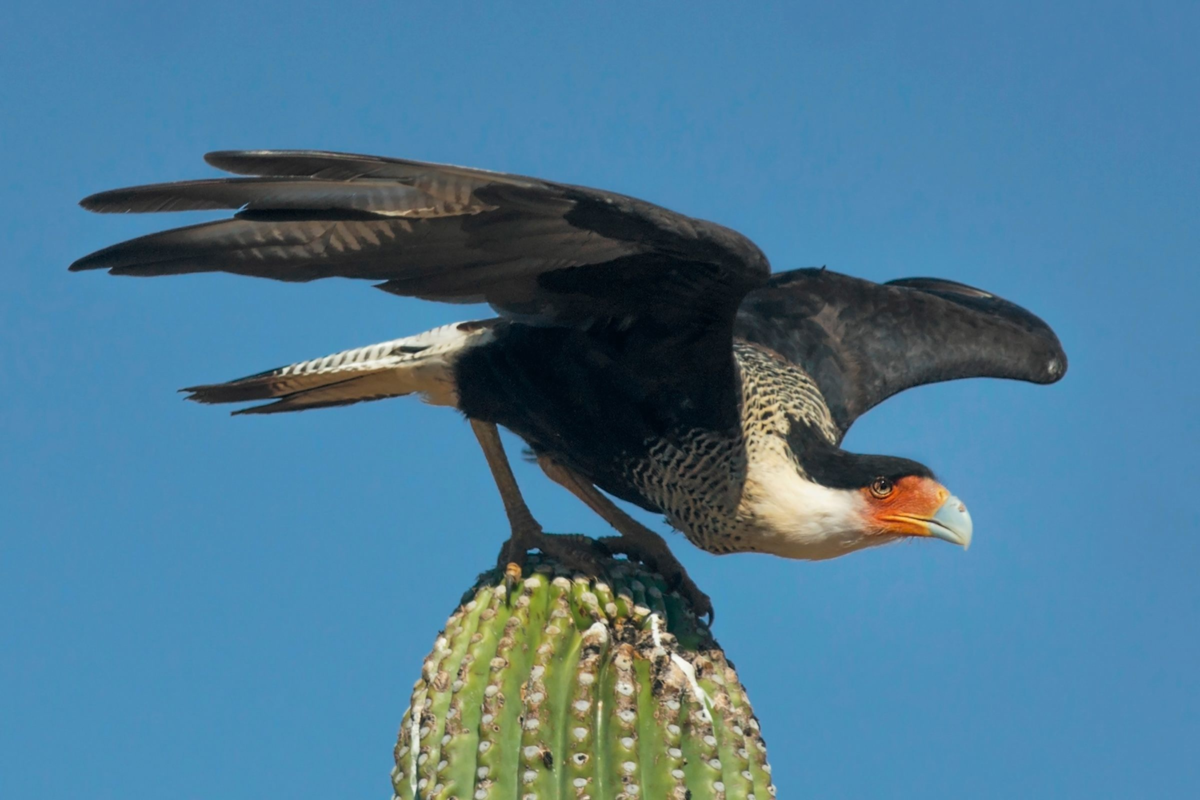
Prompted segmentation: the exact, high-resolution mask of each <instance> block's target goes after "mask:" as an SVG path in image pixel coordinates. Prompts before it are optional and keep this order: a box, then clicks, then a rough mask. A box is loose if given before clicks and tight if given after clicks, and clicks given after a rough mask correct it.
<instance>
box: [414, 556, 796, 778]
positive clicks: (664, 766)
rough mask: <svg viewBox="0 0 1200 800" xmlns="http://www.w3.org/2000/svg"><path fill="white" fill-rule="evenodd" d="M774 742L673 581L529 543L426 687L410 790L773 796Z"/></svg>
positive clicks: (476, 592) (443, 643) (436, 649)
mask: <svg viewBox="0 0 1200 800" xmlns="http://www.w3.org/2000/svg"><path fill="white" fill-rule="evenodd" d="M766 754H767V748H766V745H765V744H764V743H763V739H762V736H761V734H760V731H759V725H758V720H757V719H756V718H755V717H754V712H753V710H752V709H751V707H750V699H749V698H748V697H747V695H746V692H745V690H744V689H743V688H742V686H741V684H740V683H739V682H738V678H737V673H736V672H735V671H734V669H733V667H732V666H731V665H730V664H729V662H728V661H727V660H726V659H725V654H724V653H723V652H722V651H721V648H720V647H719V646H718V645H717V643H716V641H715V640H714V639H713V638H712V635H711V634H710V632H709V631H708V629H707V627H705V626H704V625H703V624H702V623H700V622H699V621H698V620H697V619H696V617H695V615H694V614H693V613H692V611H691V609H690V608H689V607H688V606H687V604H686V603H685V602H684V601H683V599H682V598H680V597H679V595H678V594H676V593H674V592H668V591H667V588H666V585H665V583H664V581H663V579H662V578H661V577H660V576H659V575H656V574H652V573H650V572H649V571H647V570H646V568H644V567H642V566H640V565H639V564H637V563H633V562H628V561H621V560H607V561H603V562H601V563H600V564H598V567H597V569H596V571H595V572H594V576H593V577H584V576H582V575H574V574H571V573H568V572H566V571H564V570H563V569H562V568H561V567H560V566H559V565H558V564H556V563H555V562H554V561H551V560H549V559H546V558H542V557H538V556H531V557H530V558H529V562H528V564H527V565H526V567H525V572H524V574H523V575H522V578H521V581H520V582H516V583H515V585H514V586H513V588H512V591H511V592H510V590H509V587H508V586H507V585H506V582H505V578H504V575H503V574H502V573H500V572H499V571H496V570H493V571H491V572H486V573H484V574H483V575H481V576H480V578H479V581H478V582H477V583H476V585H475V586H474V587H473V588H472V589H471V591H469V592H468V593H467V594H466V595H464V597H463V601H462V603H461V605H459V607H458V608H457V609H456V610H455V612H454V613H453V614H452V615H451V616H450V619H449V621H448V622H447V623H446V628H445V630H444V631H442V633H441V634H440V635H439V636H438V638H437V641H436V642H434V646H433V652H431V653H430V654H429V656H428V658H426V659H425V663H424V665H423V666H422V669H421V678H420V680H418V681H417V682H416V684H415V685H414V686H413V693H412V700H411V703H410V705H409V708H408V710H406V711H405V712H404V718H403V721H402V723H401V726H400V737H399V741H398V742H397V744H396V750H395V756H396V768H395V769H394V770H393V771H392V786H393V789H394V791H395V794H396V797H397V798H398V799H399V800H567V799H568V798H569V799H570V800H710V799H711V800H769V799H770V798H773V797H774V796H775V787H774V786H773V785H772V784H771V768H770V767H769V766H768V764H767V755H766Z"/></svg>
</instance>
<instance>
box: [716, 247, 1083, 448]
mask: <svg viewBox="0 0 1200 800" xmlns="http://www.w3.org/2000/svg"><path fill="white" fill-rule="evenodd" d="M734 335H735V336H737V337H739V338H742V339H746V340H747V341H750V342H754V343H756V344H761V345H764V346H766V347H769V348H771V349H772V350H774V351H776V352H777V353H779V354H780V355H782V356H784V357H785V358H787V359H789V360H791V361H792V362H794V363H796V364H799V365H800V366H801V367H803V368H804V369H805V370H806V371H807V372H808V373H809V374H810V375H812V376H813V379H814V380H816V382H817V385H818V386H819V387H820V389H821V392H822V393H823V394H824V395H825V399H826V401H827V402H828V403H829V406H830V410H831V411H832V413H833V417H834V420H835V422H837V424H838V427H839V428H841V430H842V432H843V433H845V431H846V430H848V429H849V427H850V425H851V424H853V422H854V420H855V419H857V418H858V417H859V416H861V415H862V414H864V413H865V412H867V411H868V410H870V409H871V408H873V407H874V406H876V405H878V404H879V403H881V402H883V401H884V400H886V399H887V398H888V397H891V396H892V395H894V394H896V393H897V392H900V391H903V390H904V389H908V388H911V387H914V386H920V385H924V384H929V383H937V382H940V381H948V380H954V379H957V378H975V377H991V378H1011V379H1015V380H1022V381H1030V382H1032V383H1053V382H1055V381H1057V380H1059V379H1060V378H1062V376H1063V375H1064V374H1065V373H1066V369H1067V357H1066V353H1065V352H1064V351H1063V348H1062V345H1061V344H1060V343H1059V341H1058V337H1057V336H1055V334H1054V331H1052V330H1051V329H1050V327H1049V326H1048V325H1047V324H1046V323H1045V322H1043V321H1042V320H1041V319H1039V318H1038V317H1036V316H1034V315H1033V314H1031V313H1030V312H1029V311H1026V310H1025V309H1024V308H1021V307H1020V306H1018V305H1016V304H1014V303H1010V302H1009V301H1007V300H1004V299H1002V298H999V297H996V296H995V295H993V294H991V293H989V292H985V291H983V290H981V289H976V288H974V287H970V286H966V285H964V284H961V283H955V282H953V281H946V280H940V279H937V278H905V279H901V280H897V281H891V282H890V283H886V284H876V283H873V282H871V281H867V280H862V279H860V278H853V277H850V276H847V275H841V274H838V273H836V272H831V271H828V270H824V269H800V270H794V271H791V272H785V273H779V274H777V275H774V276H772V278H771V280H770V281H769V282H768V283H767V285H766V286H763V287H761V288H759V289H756V290H754V291H752V292H750V293H749V294H748V295H747V297H746V299H745V301H744V302H743V304H742V307H741V309H740V310H739V312H738V318H737V322H736V323H735V327H734Z"/></svg>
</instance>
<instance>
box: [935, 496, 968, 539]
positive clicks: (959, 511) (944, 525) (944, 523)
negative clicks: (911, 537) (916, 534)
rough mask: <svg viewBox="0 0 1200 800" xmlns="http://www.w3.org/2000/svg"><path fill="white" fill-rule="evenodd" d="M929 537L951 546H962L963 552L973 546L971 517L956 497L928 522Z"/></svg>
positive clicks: (964, 505) (943, 505)
mask: <svg viewBox="0 0 1200 800" xmlns="http://www.w3.org/2000/svg"><path fill="white" fill-rule="evenodd" d="M926 527H927V529H928V531H929V535H930V536H933V537H934V538H937V539H941V540H942V541H944V542H950V543H951V544H960V545H962V548H963V550H966V549H967V548H968V547H970V546H971V531H972V530H973V527H972V525H971V515H970V514H969V513H968V512H967V506H966V504H964V503H963V501H961V500H959V499H958V498H957V497H955V496H954V495H950V497H948V498H947V499H946V502H944V503H942V505H941V506H940V507H939V508H938V510H937V513H935V514H934V515H933V516H932V517H930V518H929V519H928V520H926Z"/></svg>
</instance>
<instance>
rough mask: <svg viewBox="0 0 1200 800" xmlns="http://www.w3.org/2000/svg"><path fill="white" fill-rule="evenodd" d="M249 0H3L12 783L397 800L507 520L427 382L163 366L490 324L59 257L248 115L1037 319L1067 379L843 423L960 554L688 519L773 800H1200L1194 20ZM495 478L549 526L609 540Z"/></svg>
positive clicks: (3, 310)
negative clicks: (752, 718)
mask: <svg viewBox="0 0 1200 800" xmlns="http://www.w3.org/2000/svg"><path fill="white" fill-rule="evenodd" d="M266 5H267V4H261V7H259V4H248V3H242V2H239V3H223V2H222V3H218V2H205V3H195V4H182V3H180V4H176V3H144V4H120V3H83V2H70V3H55V2H48V3H18V4H15V5H13V6H12V7H10V8H9V9H8V11H7V12H6V22H5V25H4V26H3V28H2V29H0V74H3V76H4V80H3V81H2V85H0V109H2V110H3V114H0V141H2V142H3V150H2V152H3V156H4V158H3V161H4V164H3V180H2V181H0V210H2V212H3V213H2V214H0V243H2V245H3V253H4V255H3V264H2V266H0V270H2V271H3V279H4V290H3V292H2V293H0V363H2V364H3V365H4V368H3V376H4V377H3V379H2V380H3V387H4V391H3V392H0V796H2V797H3V798H5V800H40V799H41V798H48V797H63V796H68V795H72V796H86V797H88V798H91V800H107V798H114V800H117V799H119V800H141V798H147V800H149V799H150V798H154V799H155V800H158V799H160V798H164V797H172V798H206V799H212V798H220V800H239V799H240V798H247V800H261V798H264V797H269V796H286V797H291V798H331V797H348V798H349V797H354V798H381V797H385V796H387V794H388V791H389V786H388V777H387V776H388V770H389V768H390V761H391V746H392V743H393V741H394V736H395V732H396V729H397V726H398V724H399V720H400V715H401V712H402V711H403V709H404V707H405V705H406V703H407V698H408V693H409V689H410V687H411V684H412V681H413V680H414V679H415V678H416V676H417V673H418V668H419V663H420V659H421V658H422V656H423V655H424V654H425V653H426V652H427V650H428V648H429V646H430V645H431V643H432V641H433V637H434V634H435V633H436V631H437V630H438V629H439V628H440V626H441V624H442V623H443V621H444V619H445V617H446V616H447V614H448V613H449V612H450V610H451V609H452V607H453V605H454V603H455V601H456V599H457V598H458V597H459V594H460V592H461V591H462V590H463V589H464V588H465V587H466V586H467V585H468V584H469V582H470V581H471V579H472V577H473V576H474V575H475V574H476V573H477V572H478V571H480V570H481V569H483V568H484V567H486V566H487V565H488V564H489V563H490V561H491V560H492V558H493V556H494V554H495V552H496V549H497V547H498V545H499V543H500V541H501V539H502V537H503V535H504V532H505V523H504V519H503V516H502V513H501V509H500V504H499V501H498V499H497V497H496V494H495V491H494V489H493V488H492V485H491V480H490V478H489V476H488V473H487V470H486V468H485V466H484V462H483V460H482V458H481V457H480V456H479V454H478V453H477V451H476V445H475V443H474V441H473V439H472V437H471V435H470V433H469V430H468V429H467V427H466V426H465V424H464V423H463V421H462V420H461V419H459V418H458V417H457V416H456V415H455V414H452V413H449V412H447V411H445V410H444V409H432V408H428V407H424V406H421V405H420V404H419V403H416V402H413V401H404V400H394V401H389V402H386V403H378V404H373V405H369V406H359V407H355V408H351V409H342V410H333V411H319V412H311V413H306V414H302V415H296V416H282V417H278V418H267V419H257V418H241V419H230V418H229V417H228V416H226V414H225V413H224V410H223V409H213V408H202V407H198V406H195V405H192V404H185V403H183V402H182V401H181V400H180V399H179V396H178V395H176V394H175V390H176V389H177V388H179V387H181V386H187V385H191V384H194V383H198V382H208V381H216V380H223V379H228V378H233V377H237V376H239V375H243V374H246V373H248V372H254V371H257V370H260V369H263V368H267V367H273V366H276V365H278V364H280V363H286V362H288V361H291V360H295V359H298V358H304V357H310V356H318V355H323V354H325V353H328V352H331V351H333V350H337V349H341V348H344V347H349V346H355V345H360V344H366V343H371V342H375V341H380V340H384V339H388V338H392V337H395V336H399V335H403V334H408V333H413V332H417V331H421V330H424V329H426V328H428V327H431V326H433V325H436V324H441V323H443V322H449V321H453V320H456V319H461V318H464V317H467V318H469V317H470V316H471V315H472V314H474V313H478V312H477V310H476V309H463V308H455V307H446V306H435V305H430V304H422V303H419V302H415V301H407V300H403V299H399V298H395V297H390V296H387V295H385V294H383V293H381V292H376V291H372V290H370V289H369V288H367V286H365V285H361V284H350V283H348V282H342V283H337V282H325V283H315V284H309V285H283V284H272V283H269V282H266V281H254V280H250V279H241V278H233V277H229V276H191V277H185V278H176V279H156V280H134V279H117V278H110V277H108V276H106V275H103V274H95V273H91V274H81V275H78V274H77V275H72V274H68V273H67V272H66V267H67V265H68V264H69V263H70V262H71V260H72V259H74V258H76V257H78V256H80V255H83V254H85V253H87V252H90V251H91V250H93V249H96V248H99V247H101V246H104V245H107V244H110V243H112V242H115V241H117V240H119V239H122V238H125V237H128V236H131V235H136V234H139V233H143V232H146V231H149V230H152V229H155V228H157V227H159V226H162V225H164V224H170V223H172V222H175V223H183V222H186V221H193V220H194V219H195V218H180V217H173V218H171V219H168V218H166V217H157V218H147V217H136V218H135V217H97V216H91V215H88V214H86V213H85V212H83V211H81V210H79V209H78V208H77V207H76V205H75V203H76V201H77V200H79V198H81V197H83V196H84V195H86V194H88V193H91V192H94V191H97V190H101V189H107V188H112V187H115V186H120V185H125V184H131V183H140V182H151V181H160V180H171V179H182V178H196V177H203V176H207V175H210V174H212V172H211V171H210V170H209V169H208V168H207V167H205V165H204V164H203V163H202V162H201V160H200V156H201V154H202V153H204V152H205V151H207V150H213V149H219V148H239V147H311V148H328V149H342V150H349V151H359V152H366V153H379V154H386V155H399V156H408V157H412V158H418V159H427V160H434V161H450V162H456V163H463V164H469V165H474V166H481V167H489V168H493V169H501V170H510V171H515V172H521V173H527V174H533V175H539V176H544V177H547V178H552V179H557V180H561V181H567V182H572V183H580V184H587V185H594V186H600V187H605V188H609V189H613V190H617V191H621V192H624V193H628V194H632V195H637V196H640V197H644V198H647V199H650V200H653V201H656V202H658V203H661V204H663V205H666V206H669V207H672V208H675V209H678V210H680V211H683V212H686V213H688V214H692V215H695V216H699V217H704V218H708V219H712V220H717V221H720V222H722V223H724V224H726V225H729V226H732V227H735V228H737V229H739V230H741V231H743V232H744V233H746V234H747V235H749V236H750V237H751V238H753V239H754V240H755V241H756V242H757V243H758V244H759V245H760V246H761V247H762V248H763V250H764V251H765V252H766V253H767V255H768V256H769V257H770V259H771V261H772V262H773V264H774V266H775V269H776V270H785V269H790V268H794V267H799V266H809V265H820V264H827V265H828V266H829V267H830V268H832V269H836V270H839V271H843V272H848V273H851V274H854V275H860V276H865V277H868V278H873V279H880V280H884V279H890V278H894V277H900V276H908V275H936V276H943V277H947V278H952V279H955V280H960V281H964V282H967V283H970V284H975V285H979V286H982V287H985V288H987V289H990V290H992V291H995V292H997V293H999V294H1001V295H1003V296H1005V297H1009V298H1011V299H1013V300H1016V301H1018V302H1020V303H1022V304H1024V305H1026V306H1028V307H1029V308H1030V309H1032V310H1033V311H1034V312H1036V313H1038V314H1040V315H1042V316H1043V317H1044V318H1045V319H1047V320H1049V321H1050V322H1051V323H1052V324H1053V325H1054V326H1055V327H1056V329H1057V330H1058V332H1059V334H1060V336H1061V338H1062V340H1063V342H1064V344H1065V346H1066V348H1067V351H1068V354H1069V356H1070V359H1071V369H1070V373H1069V374H1068V375H1067V378H1066V380H1065V381H1063V382H1062V383H1061V384H1059V385H1057V386H1053V387H1049V388H1046V387H1034V386H1028V385H1023V384H1012V383H1003V382H997V381H975V382H962V383H958V384H955V385H945V386H939V387H931V388H927V389H922V390H918V391H914V392H911V393H908V394H906V395H904V396H902V397H900V398H897V399H895V400H892V401H890V402H888V403H887V404H885V405H884V406H883V407H881V408H879V409H878V410H877V411H875V412H874V413H872V414H871V415H870V416H868V417H866V418H865V419H863V420H862V421H860V422H859V423H858V425H857V427H856V428H855V429H854V430H853V432H852V434H851V436H850V439H849V445H850V446H851V447H853V448H856V449H860V450H865V451H871V452H882V453H891V454H897V455H905V456H910V457H915V458H919V459H922V460H923V461H925V462H926V463H928V464H930V465H931V466H932V467H933V468H934V469H935V470H936V471H937V472H938V474H939V476H940V477H941V478H942V479H943V480H944V481H945V483H946V484H947V485H949V486H950V487H951V489H952V490H953V491H954V492H956V493H957V494H958V495H959V496H961V497H962V498H963V499H964V500H965V501H966V502H967V503H968V504H969V505H970V508H971V511H972V514H973V516H974V520H975V529H976V535H975V545H974V547H973V548H972V549H971V551H970V552H969V553H966V554H964V553H963V552H961V551H960V550H958V549H957V548H954V547H950V546H948V545H945V544H942V543H936V542H931V543H922V544H913V545H908V546H895V547H890V548H883V549H880V550H876V551H870V552H865V553H859V554H856V555H853V556H850V557H847V558H845V559H841V560H838V561H835V562H831V563H824V564H815V565H814V564H806V563H800V562H785V561H782V560H772V559H769V558H766V557H758V556H732V557H726V558H715V557H712V556H708V555H706V554H704V553H701V552H699V551H696V550H695V549H693V548H691V547H690V546H689V545H687V544H686V542H684V541H683V540H682V538H681V537H676V538H675V539H674V541H675V542H676V545H677V550H678V551H679V553H680V556H681V558H682V559H683V560H684V561H685V562H686V564H687V565H688V566H689V567H690V569H691V570H692V574H693V575H694V576H695V578H696V579H697V581H698V582H699V583H700V584H701V585H702V586H703V587H705V588H706V589H707V590H708V591H709V592H710V593H711V594H712V596H713V598H714V600H715V602H716V605H717V608H718V612H719V613H718V619H717V634H718V636H719V638H720V639H721V640H722V642H723V643H724V645H725V646H726V648H727V649H728V652H729V654H730V655H731V657H732V658H733V659H734V660H735V661H736V663H737V665H738V667H739V669H740V671H741V675H742V677H743V678H744V680H745V682H746V684H747V685H748V687H749V689H750V691H751V694H752V697H753V699H754V701H755V703H756V706H757V708H758V711H759V712H760V715H761V716H762V718H763V726H764V729H765V733H766V736H767V740H768V742H769V743H770V746H771V754H772V760H773V762H774V765H775V776H776V779H777V783H778V786H779V789H780V792H781V797H785V798H786V797H821V798H865V797H871V798H875V797H918V796H919V797H938V798H941V797H945V798H950V797H971V798H988V797H995V798H1011V797H1017V796H1021V797H1080V798H1099V797H1185V796H1200V759H1198V758H1197V750H1196V743H1197V742H1200V686H1198V681H1200V678H1198V675H1200V635H1198V630H1197V629H1198V627H1200V566H1198V565H1200V541H1198V538H1200V516H1198V511H1197V507H1198V506H1197V504H1198V502H1200V470H1198V468H1197V463H1198V459H1197V455H1196V451H1197V449H1198V448H1200V437H1198V426H1197V416H1198V415H1197V408H1198V407H1200V389H1198V384H1197V377H1196V370H1197V364H1198V363H1200V322H1198V319H1200V314H1198V312H1197V304H1198V301H1200V277H1198V258H1197V253H1198V252H1200V233H1198V232H1200V224H1198V223H1200V208H1198V200H1197V198H1198V197H1200V180H1198V176H1200V171H1198V170H1200V158H1198V149H1197V143H1198V142H1200V111H1198V109H1200V102H1198V98H1200V57H1198V56H1197V52H1198V51H1197V49H1196V43H1195V39H1196V32H1197V30H1200V12H1197V10H1196V6H1195V5H1194V4H1190V3H1178V4H1176V3H1153V4H1145V5H1146V7H1139V8H1136V9H1134V8H1122V7H1121V6H1126V5H1130V4H1115V3H1096V2H1086V3H1085V2H1059V3H1052V4H1045V3H986V4H982V5H979V6H977V7H975V8H969V6H968V4H961V3H952V4H951V3H948V4H944V5H926V4H921V3H908V4H894V3H842V4H837V6H838V10H836V11H818V10H811V9H810V10H804V9H803V6H802V4H780V5H779V6H776V7H774V8H771V7H768V6H767V5H766V4H757V5H755V6H754V8H755V9H756V10H755V11H753V12H750V11H739V12H731V11H730V9H729V8H728V5H729V4H722V5H721V6H703V5H697V4H691V3H689V4H678V5H655V4H647V3H639V4H636V5H637V8H636V9H635V7H634V4H619V5H618V4H610V5H609V7H608V8H607V9H606V10H604V11H591V10H589V11H585V10H582V8H581V7H580V8H574V7H573V8H572V10H570V11H567V12H564V11H562V10H560V9H556V8H554V7H553V6H539V5H536V4H521V5H510V4H504V5H503V6H501V5H496V6H493V7H489V8H488V9H487V10H482V9H483V6H482V4H480V5H479V6H476V7H472V6H461V5H457V4H453V3H423V4H401V3H395V2H390V3H377V4H347V5H346V6H345V9H346V10H341V11H333V10H331V9H333V8H334V7H335V6H336V5H338V4H334V3H300V2H297V3H289V4H283V5H277V4H276V5H274V7H275V8H277V9H279V10H278V11H268V10H266ZM823 5H830V6H832V5H833V4H823ZM1047 6H1049V7H1047ZM517 469H518V478H519V479H521V480H522V481H523V484H524V487H525V491H526V493H527V496H528V498H529V500H530V502H531V505H532V506H533V508H534V509H535V511H536V513H537V514H538V515H539V516H540V517H541V518H542V520H543V521H544V522H545V523H546V525H547V526H548V527H549V528H550V529H552V530H560V531H587V532H593V533H599V532H603V531H604V528H603V526H602V523H601V522H600V521H599V520H597V519H595V518H593V517H592V516H591V515H590V514H589V513H588V512H586V511H585V509H583V507H582V506H580V505H579V504H578V503H577V502H576V501H574V500H573V499H572V498H570V497H569V496H568V495H567V494H566V493H565V492H563V491H562V490H560V489H559V488H557V487H556V486H553V485H551V484H549V482H548V481H546V480H545V479H544V478H542V477H541V476H540V475H538V474H537V473H536V472H535V469H534V468H532V467H530V466H528V465H524V464H521V465H519V466H518V468H517Z"/></svg>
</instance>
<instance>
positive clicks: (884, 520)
mask: <svg viewBox="0 0 1200 800" xmlns="http://www.w3.org/2000/svg"><path fill="white" fill-rule="evenodd" d="M797 456H798V461H799V466H800V468H801V470H802V472H801V473H799V474H798V473H797V472H796V471H795V467H793V468H792V469H791V470H788V471H787V472H788V473H790V475H789V476H787V477H785V476H784V475H783V474H780V473H782V472H783V471H782V470H781V471H780V472H779V473H777V474H776V477H775V478H774V479H772V480H770V483H772V484H773V486H772V487H771V488H770V489H769V494H770V496H771V497H772V498H773V500H774V502H770V503H767V504H762V505H759V507H758V508H759V509H760V510H762V511H766V512H767V514H766V517H769V519H768V518H764V516H762V515H758V514H756V516H759V518H760V520H761V522H763V523H766V525H767V526H768V527H771V528H773V529H774V531H773V533H774V534H775V535H774V536H773V537H771V538H772V539H773V540H774V541H773V542H772V544H770V545H768V546H767V547H766V548H764V549H767V550H768V551H770V552H775V553H776V554H778V555H783V556H788V557H792V558H804V559H826V558H833V557H836V556H839V555H844V554H846V553H849V552H852V551H854V550H860V549H862V548H865V547H872V546H875V545H880V544H887V543H890V542H895V541H899V540H904V539H909V540H911V539H927V538H933V539H941V540H943V541H946V542H950V543H952V544H957V545H961V546H962V547H963V548H964V549H965V548H967V547H968V546H969V545H970V544H971V532H972V526H971V515H970V514H968V513H967V507H966V506H965V505H964V504H963V502H962V501H961V500H959V499H958V498H957V497H955V496H954V495H953V494H951V493H950V491H949V490H948V489H947V488H946V487H945V486H943V485H942V484H941V483H939V482H938V481H937V480H936V479H935V478H934V476H933V473H932V472H931V471H930V470H929V468H928V467H926V466H925V465H923V464H920V463H918V462H916V461H911V460H909V459H906V458H897V457H894V456H876V455H860V454H857V453H850V452H847V451H845V450H841V449H838V448H828V449H825V448H808V449H807V450H806V451H805V452H802V453H797ZM796 478H799V480H796ZM785 484H786V487H785ZM762 488H763V489H766V488H767V487H765V486H764V487H762ZM772 506H773V507H772Z"/></svg>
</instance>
